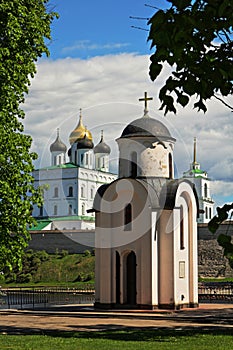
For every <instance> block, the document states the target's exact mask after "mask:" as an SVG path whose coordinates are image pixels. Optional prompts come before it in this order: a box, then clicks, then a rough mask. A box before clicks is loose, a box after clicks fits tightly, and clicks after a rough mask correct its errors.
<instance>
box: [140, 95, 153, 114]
mask: <svg viewBox="0 0 233 350" xmlns="http://www.w3.org/2000/svg"><path fill="white" fill-rule="evenodd" d="M152 100H153V97H147V92H144V98H139V101H145V110H144V112H145V113H147V112H148V107H147V101H152Z"/></svg>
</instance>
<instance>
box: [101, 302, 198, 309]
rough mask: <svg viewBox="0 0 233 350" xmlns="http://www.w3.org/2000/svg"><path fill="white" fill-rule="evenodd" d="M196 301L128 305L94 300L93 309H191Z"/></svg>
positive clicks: (195, 304)
mask: <svg viewBox="0 0 233 350" xmlns="http://www.w3.org/2000/svg"><path fill="white" fill-rule="evenodd" d="M198 307H199V304H198V303H186V304H179V305H175V304H159V305H148V304H146V305H143V304H137V305H128V304H116V303H100V302H95V303H94V308H95V309H102V310H109V309H118V310H119V309H120V310H137V309H138V310H158V309H160V310H161V309H163V310H181V309H186V308H189V309H193V308H198Z"/></svg>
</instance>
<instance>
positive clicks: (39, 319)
mask: <svg viewBox="0 0 233 350" xmlns="http://www.w3.org/2000/svg"><path fill="white" fill-rule="evenodd" d="M125 327H136V328H140V329H142V328H144V327H146V328H148V327H152V328H159V327H162V328H167V327H169V328H176V329H186V328H187V329H190V328H194V327H195V328H197V327H199V328H202V329H213V328H215V329H217V328H218V329H220V328H224V329H228V330H229V329H232V334H233V304H221V305H220V304H218V305H217V304H201V305H200V307H199V308H197V309H183V310H180V311H168V310H155V311H138V310H135V311H134V310H133V311H132V310H131V311H95V310H94V309H93V307H92V306H91V305H85V306H83V305H70V306H64V307H61V306H59V307H53V308H50V309H47V310H9V309H8V310H0V333H1V334H3V333H11V334H12V333H14V334H21V333H23V334H28V333H30V334H35V333H43V334H44V333H47V332H51V331H99V330H107V329H108V330H109V329H121V328H125Z"/></svg>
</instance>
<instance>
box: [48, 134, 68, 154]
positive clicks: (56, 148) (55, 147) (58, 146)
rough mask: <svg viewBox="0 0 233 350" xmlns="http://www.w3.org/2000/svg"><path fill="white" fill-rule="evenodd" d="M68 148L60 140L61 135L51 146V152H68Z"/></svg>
mask: <svg viewBox="0 0 233 350" xmlns="http://www.w3.org/2000/svg"><path fill="white" fill-rule="evenodd" d="M66 150H67V147H66V145H65V144H64V143H63V142H62V140H61V139H60V137H59V135H58V136H57V138H56V140H55V141H54V142H53V143H52V144H51V146H50V152H66Z"/></svg>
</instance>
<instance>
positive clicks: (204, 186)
mask: <svg viewBox="0 0 233 350" xmlns="http://www.w3.org/2000/svg"><path fill="white" fill-rule="evenodd" d="M183 178H185V179H188V180H189V181H191V182H192V183H193V184H194V185H195V187H196V191H197V196H198V202H199V217H198V219H197V222H198V223H199V224H201V223H208V222H209V221H210V219H212V217H213V216H214V201H213V199H212V197H211V194H210V187H211V180H210V178H209V177H208V174H207V171H205V170H202V169H201V166H200V163H198V162H197V139H196V137H195V138H194V143H193V162H192V163H191V164H190V169H189V170H188V171H185V172H184V174H183Z"/></svg>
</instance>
